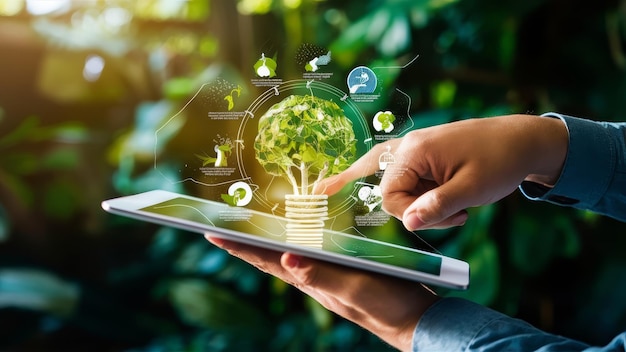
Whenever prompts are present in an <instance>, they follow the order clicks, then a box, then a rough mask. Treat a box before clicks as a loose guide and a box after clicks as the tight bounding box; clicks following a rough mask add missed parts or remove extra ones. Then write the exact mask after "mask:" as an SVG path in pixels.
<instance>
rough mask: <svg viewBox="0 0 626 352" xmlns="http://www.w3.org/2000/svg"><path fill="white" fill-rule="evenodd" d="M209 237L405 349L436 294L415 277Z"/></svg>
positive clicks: (409, 344) (238, 255) (209, 235)
mask: <svg viewBox="0 0 626 352" xmlns="http://www.w3.org/2000/svg"><path fill="white" fill-rule="evenodd" d="M205 237H206V238H207V240H208V241H209V242H211V243H213V244H214V245H216V246H217V247H220V248H222V249H224V250H226V251H228V253H230V254H231V255H234V256H236V257H239V258H241V259H243V260H244V261H246V262H248V263H250V264H252V265H254V266H255V267H257V268H258V269H259V270H261V271H264V272H266V273H269V274H271V275H274V276H276V277H278V278H279V279H281V280H283V281H285V282H287V283H289V284H291V285H293V286H295V287H296V288H298V289H299V290H301V291H302V292H304V293H306V294H308V295H309V296H311V297H312V298H313V299H315V300H316V301H318V302H319V303H320V304H322V305H323V306H324V307H325V308H327V309H329V310H330V311H333V312H335V313H337V314H339V315H340V316H342V317H344V318H346V319H348V320H350V321H352V322H354V323H356V324H358V325H360V326H361V327H363V328H365V329H367V330H369V331H371V332H372V333H374V334H376V335H377V336H378V337H380V338H381V339H382V340H384V341H386V342H387V343H389V344H390V345H392V346H394V347H396V348H398V349H400V350H402V351H409V350H410V348H411V342H412V338H413V330H414V329H415V327H416V325H417V322H418V320H419V319H420V317H421V316H422V314H423V313H424V311H426V309H427V308H428V307H430V306H431V305H432V304H433V303H434V302H436V300H437V299H438V298H437V296H436V295H435V294H434V293H432V292H431V291H430V290H428V289H427V288H425V287H424V286H422V285H420V284H418V283H415V282H410V281H405V280H401V279H396V278H392V277H388V276H384V275H377V274H373V273H370V272H364V271H360V270H356V269H351V268H348V267H344V266H340V265H333V264H330V263H327V262H322V261H317V260H314V259H310V258H305V257H301V256H298V255H294V254H292V253H280V252H275V251H271V250H267V249H263V248H258V247H254V246H250V245H245V244H241V243H237V242H232V241H227V240H223V239H219V238H215V237H211V234H206V235H205Z"/></svg>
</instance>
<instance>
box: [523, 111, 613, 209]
mask: <svg viewBox="0 0 626 352" xmlns="http://www.w3.org/2000/svg"><path fill="white" fill-rule="evenodd" d="M542 116H547V117H554V118H558V119H560V120H561V121H563V123H565V126H566V127H567V131H568V134H569V145H568V149H567V155H566V158H565V163H564V165H563V169H562V171H561V175H560V176H559V179H558V181H557V182H556V184H555V185H554V187H552V188H550V187H546V186H543V185H539V184H537V183H534V182H529V181H525V182H523V183H522V184H521V185H520V187H519V188H520V190H521V192H522V193H523V194H524V196H526V197H527V198H529V199H532V200H543V201H548V202H551V203H555V204H559V205H568V206H574V207H576V208H581V209H590V208H593V206H594V205H595V204H597V203H598V201H600V199H601V198H602V197H603V195H604V194H605V193H606V191H607V189H608V187H609V184H610V182H611V176H612V175H613V172H614V169H615V161H614V160H615V153H616V147H615V146H614V145H613V142H612V139H611V136H610V134H609V132H608V131H607V130H606V129H605V128H604V126H602V125H601V124H599V123H597V122H594V121H591V120H585V119H580V118H576V117H572V116H567V115H562V114H557V113H547V114H544V115H542Z"/></svg>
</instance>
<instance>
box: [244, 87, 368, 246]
mask: <svg viewBox="0 0 626 352" xmlns="http://www.w3.org/2000/svg"><path fill="white" fill-rule="evenodd" d="M254 150H255V153H256V154H255V155H256V159H257V160H258V161H259V163H260V164H261V165H262V166H263V168H264V169H265V171H267V172H268V173H269V174H271V175H273V176H279V177H282V178H284V179H285V180H286V181H287V182H288V183H289V184H290V185H291V187H292V193H291V194H286V195H285V211H286V212H285V216H286V217H287V219H288V223H287V241H288V242H291V243H298V244H301V245H305V246H311V247H317V248H321V247H322V244H323V236H322V230H323V227H324V220H326V219H327V216H328V200H327V196H326V195H322V194H317V191H318V190H317V185H318V183H319V182H320V181H321V180H322V179H324V178H325V177H327V176H331V175H334V174H337V173H339V172H341V171H343V170H345V169H346V168H347V167H348V166H349V165H350V163H352V161H354V159H355V156H356V138H355V136H354V130H353V127H352V122H351V121H350V120H349V119H348V118H347V117H346V116H345V114H344V112H343V110H342V109H341V108H340V107H339V106H338V105H337V104H336V103H334V102H332V101H328V100H324V99H321V98H317V97H315V96H313V95H291V96H289V97H287V98H285V99H284V100H282V101H281V102H279V103H277V104H275V105H273V106H272V107H270V109H269V110H268V111H267V112H266V113H265V114H264V115H263V116H261V118H260V119H259V132H258V134H257V136H256V139H255V142H254Z"/></svg>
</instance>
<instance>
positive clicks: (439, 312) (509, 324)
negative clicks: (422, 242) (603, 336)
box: [412, 297, 626, 352]
mask: <svg viewBox="0 0 626 352" xmlns="http://www.w3.org/2000/svg"><path fill="white" fill-rule="evenodd" d="M625 346H626V332H624V333H622V334H620V335H618V336H617V337H615V338H614V339H613V340H612V341H611V342H610V343H609V344H607V345H606V346H602V347H597V346H589V345H587V344H584V343H582V342H580V341H576V340H573V339H569V338H566V337H563V336H559V335H554V334H549V333H546V332H544V331H542V330H539V329H537V328H535V327H533V326H532V325H530V324H528V323H526V322H524V321H522V320H519V319H514V318H511V317H509V316H506V315H504V314H502V313H499V312H496V311H494V310H492V309H489V308H487V307H484V306H481V305H479V304H476V303H473V302H470V301H468V300H464V299H461V298H452V297H451V298H442V299H440V300H439V301H438V302H437V303H435V304H434V305H433V306H431V307H430V308H429V309H428V310H427V311H426V312H425V313H424V315H423V316H422V318H421V319H420V321H419V323H418V325H417V327H416V329H415V333H414V335H413V347H412V351H414V352H418V351H482V352H489V351H494V352H501V351H507V352H516V351H519V352H521V351H537V352H548V351H550V352H561V351H563V352H575V351H585V352H607V351H624V347H625Z"/></svg>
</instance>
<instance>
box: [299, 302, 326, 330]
mask: <svg viewBox="0 0 626 352" xmlns="http://www.w3.org/2000/svg"><path fill="white" fill-rule="evenodd" d="M305 302H306V305H307V308H308V310H309V312H310V313H311V314H312V316H313V320H314V321H315V324H316V325H317V326H318V327H319V328H320V329H321V330H326V329H328V328H330V327H331V324H332V322H333V313H331V312H330V311H329V310H328V309H326V308H324V306H322V305H321V304H320V303H319V302H317V301H316V300H314V299H313V298H311V297H310V296H306V297H305Z"/></svg>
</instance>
